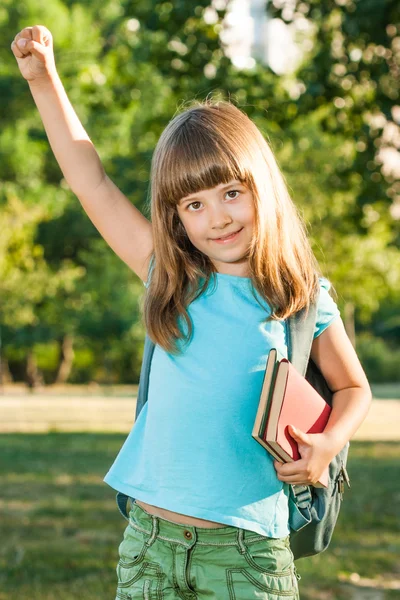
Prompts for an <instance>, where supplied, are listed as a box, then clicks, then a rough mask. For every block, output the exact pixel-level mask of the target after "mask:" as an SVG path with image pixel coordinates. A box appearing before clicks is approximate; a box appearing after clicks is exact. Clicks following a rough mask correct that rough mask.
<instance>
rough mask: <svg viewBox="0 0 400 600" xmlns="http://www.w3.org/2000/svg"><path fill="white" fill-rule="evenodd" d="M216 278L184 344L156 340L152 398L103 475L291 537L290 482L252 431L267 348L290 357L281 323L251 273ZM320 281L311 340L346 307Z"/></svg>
mask: <svg viewBox="0 0 400 600" xmlns="http://www.w3.org/2000/svg"><path fill="white" fill-rule="evenodd" d="M216 280H217V281H216V287H215V289H214V288H213V283H212V281H211V283H210V286H209V287H208V288H207V290H206V292H205V293H203V294H202V295H201V296H200V297H199V298H197V299H196V300H194V301H193V302H192V303H191V304H190V306H189V308H188V311H189V314H190V316H191V318H192V322H193V336H192V340H191V342H190V344H188V346H187V347H186V349H185V351H184V352H183V353H182V354H181V355H179V356H174V355H172V354H169V353H168V352H166V351H165V350H163V349H162V348H161V347H160V346H158V345H156V347H155V350H154V354H153V359H152V364H151V370H150V379H149V394H148V402H147V403H146V404H145V405H144V407H143V409H142V410H141V412H140V414H139V416H138V418H137V420H136V422H135V423H134V426H133V428H132V430H131V432H130V434H129V436H128V437H127V439H126V441H125V443H124V445H123V446H122V448H121V450H120V452H119V454H118V456H117V458H116V460H115V462H114V464H113V465H112V466H111V468H110V470H109V471H108V473H107V475H106V476H105V478H104V481H105V482H106V483H108V484H109V485H110V486H111V487H113V488H115V489H116V490H118V491H121V492H123V493H125V494H127V495H128V496H131V497H132V498H136V499H138V500H142V501H143V502H147V503H149V504H152V505H154V506H158V507H160V508H164V509H167V510H171V511H174V512H178V513H182V514H186V515H190V516H193V517H197V518H200V519H207V520H210V521H216V522H218V523H223V524H227V525H233V526H235V527H241V528H243V529H248V530H250V531H255V532H257V533H260V534H261V535H265V536H268V537H284V536H286V535H287V534H288V533H289V527H288V518H289V511H288V485H287V484H284V483H282V482H281V481H279V480H278V478H277V475H276V471H275V468H274V465H273V458H272V457H271V456H270V454H269V453H268V452H267V451H266V450H265V449H264V448H263V447H262V446H261V445H260V444H259V443H258V442H256V441H255V440H254V439H253V437H252V435H251V433H252V429H253V425H254V419H255V416H256V412H257V407H258V401H259V397H260V392H261V387H262V382H263V377H264V371H265V365H266V361H267V357H268V353H269V350H270V349H271V348H273V347H275V348H277V349H278V350H279V351H280V352H281V354H282V355H283V356H287V344H286V336H285V326H284V322H283V321H269V322H268V323H265V318H266V316H267V314H266V313H268V314H269V313H270V308H269V306H268V304H267V303H266V301H265V300H263V299H262V298H261V296H260V295H259V294H258V293H256V295H257V297H258V298H259V299H260V302H261V306H260V304H259V303H258V302H257V301H256V299H255V298H254V297H253V294H252V291H251V286H252V284H251V279H249V278H246V277H239V276H235V275H226V274H221V273H217V274H216ZM320 284H321V291H320V296H319V301H318V306H317V319H316V328H315V333H314V337H317V336H318V335H320V334H321V333H322V332H323V331H324V329H326V328H327V327H328V326H329V324H330V323H331V322H332V321H333V320H334V319H336V318H337V317H338V316H339V314H340V313H339V310H338V308H337V306H336V304H335V302H334V300H333V299H332V297H331V296H330V294H329V293H328V290H329V288H330V283H329V282H328V281H327V280H326V279H322V278H321V279H320ZM182 347H183V346H182Z"/></svg>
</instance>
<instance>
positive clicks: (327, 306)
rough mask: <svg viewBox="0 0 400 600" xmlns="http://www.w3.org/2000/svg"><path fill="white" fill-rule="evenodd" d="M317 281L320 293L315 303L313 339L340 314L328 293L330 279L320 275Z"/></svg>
mask: <svg viewBox="0 0 400 600" xmlns="http://www.w3.org/2000/svg"><path fill="white" fill-rule="evenodd" d="M319 283H320V295H319V299H318V304H317V316H316V320H315V329H314V339H315V338H316V337H318V336H319V335H321V333H322V332H323V331H325V329H326V328H327V327H328V326H329V325H330V324H331V323H333V321H334V320H335V319H337V318H338V317H339V316H340V311H339V309H338V307H337V304H336V302H335V301H334V299H333V298H332V296H331V295H330V293H329V290H330V288H331V283H330V281H328V279H325V277H320V278H319Z"/></svg>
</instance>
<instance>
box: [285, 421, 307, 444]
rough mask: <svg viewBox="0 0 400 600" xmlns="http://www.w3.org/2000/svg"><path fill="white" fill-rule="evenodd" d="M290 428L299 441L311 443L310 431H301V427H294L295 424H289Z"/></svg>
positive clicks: (292, 434) (290, 431)
mask: <svg viewBox="0 0 400 600" xmlns="http://www.w3.org/2000/svg"><path fill="white" fill-rule="evenodd" d="M289 428H290V429H289V433H290V435H291V436H292V438H294V439H295V440H296V441H297V442H302V443H303V444H308V443H309V439H308V433H305V431H301V429H298V428H297V427H294V425H289Z"/></svg>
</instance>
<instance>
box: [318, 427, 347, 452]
mask: <svg viewBox="0 0 400 600" xmlns="http://www.w3.org/2000/svg"><path fill="white" fill-rule="evenodd" d="M322 435H323V437H324V440H325V442H326V445H327V447H328V448H329V451H330V454H331V455H332V458H334V457H335V456H336V455H337V454H338V453H339V452H340V451H341V449H342V448H343V447H344V446H345V444H346V441H347V440H344V439H343V437H342V436H340V435H339V434H338V433H337V432H336V431H335V430H334V429H330V430H329V431H324V432H323V433H322Z"/></svg>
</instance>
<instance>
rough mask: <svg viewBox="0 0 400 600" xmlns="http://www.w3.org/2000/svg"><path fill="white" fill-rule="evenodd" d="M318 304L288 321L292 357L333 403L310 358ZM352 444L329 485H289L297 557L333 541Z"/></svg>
mask: <svg viewBox="0 0 400 600" xmlns="http://www.w3.org/2000/svg"><path fill="white" fill-rule="evenodd" d="M316 313H317V307H316V304H315V303H314V304H312V305H311V306H310V308H309V311H308V314H305V309H302V310H301V311H299V312H298V313H296V314H295V315H293V316H292V317H290V318H289V319H288V320H287V321H286V322H285V323H286V334H287V346H288V359H289V360H290V362H291V363H292V364H293V365H294V367H295V368H296V369H297V371H298V372H299V373H301V375H303V377H305V378H306V379H307V381H308V382H309V383H310V384H311V385H312V386H313V387H314V388H315V389H316V390H317V392H318V393H319V394H320V395H321V396H322V397H323V398H324V400H325V401H326V402H327V403H328V404H329V406H332V396H333V393H332V391H331V390H330V388H329V386H328V384H327V382H326V380H325V378H324V376H323V375H322V373H321V371H320V370H319V369H318V367H317V365H316V364H315V363H314V362H313V360H312V359H311V358H310V352H311V345H312V343H313V339H314V328H315V319H316ZM349 446H350V443H349V442H346V444H345V446H344V447H343V448H342V449H341V451H340V452H339V453H338V454H337V455H336V456H335V457H334V458H333V460H332V461H331V463H330V465H329V485H328V487H327V488H316V487H314V486H309V485H290V487H289V526H290V547H291V549H292V552H293V555H294V558H295V560H296V559H299V558H303V557H305V556H312V555H314V554H319V553H320V552H322V551H323V550H325V549H326V548H327V547H328V546H329V543H330V541H331V538H332V534H333V530H334V527H335V525H336V521H337V518H338V516H339V511H340V507H341V502H342V499H343V492H344V483H345V482H346V484H347V486H348V487H350V480H349V476H348V474H347V471H346V464H347V456H348V452H349Z"/></svg>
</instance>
